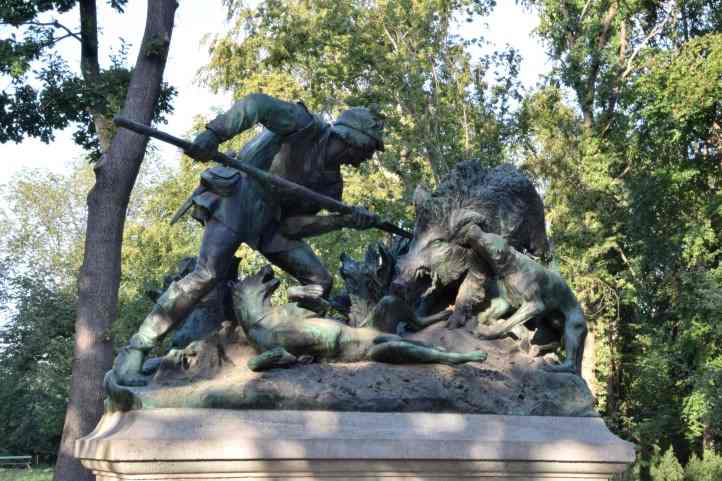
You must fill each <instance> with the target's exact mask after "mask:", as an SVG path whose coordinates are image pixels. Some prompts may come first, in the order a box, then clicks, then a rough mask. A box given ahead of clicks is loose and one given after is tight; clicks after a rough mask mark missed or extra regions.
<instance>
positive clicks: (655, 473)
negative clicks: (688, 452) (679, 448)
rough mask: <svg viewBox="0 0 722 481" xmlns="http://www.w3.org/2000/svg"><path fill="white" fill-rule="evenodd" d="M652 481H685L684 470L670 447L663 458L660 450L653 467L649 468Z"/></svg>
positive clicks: (656, 454)
mask: <svg viewBox="0 0 722 481" xmlns="http://www.w3.org/2000/svg"><path fill="white" fill-rule="evenodd" d="M649 472H650V474H651V476H652V478H651V479H652V481H683V480H684V470H683V469H682V466H681V465H680V464H679V461H677V457H676V456H675V455H674V450H673V449H672V447H671V446H670V447H669V449H667V451H665V452H664V454H663V455H662V456H660V455H659V450H657V453H655V457H654V459H653V461H652V465H651V466H650V468H649Z"/></svg>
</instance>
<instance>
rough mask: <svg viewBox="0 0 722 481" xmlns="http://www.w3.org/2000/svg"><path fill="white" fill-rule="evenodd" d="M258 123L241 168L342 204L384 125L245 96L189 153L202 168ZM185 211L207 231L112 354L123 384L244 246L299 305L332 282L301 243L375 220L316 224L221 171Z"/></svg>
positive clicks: (379, 144) (292, 203)
mask: <svg viewBox="0 0 722 481" xmlns="http://www.w3.org/2000/svg"><path fill="white" fill-rule="evenodd" d="M256 124H261V125H263V126H264V127H265V129H264V130H263V132H261V133H260V134H259V135H257V136H256V137H254V138H253V139H252V140H251V141H249V142H248V143H247V144H246V145H245V146H244V147H243V149H242V150H241V151H240V152H239V153H238V155H237V157H238V158H239V159H240V160H241V161H243V162H244V163H246V164H248V165H251V166H253V167H256V168H258V169H261V170H264V171H268V172H270V173H273V174H275V175H277V176H280V177H283V178H285V179H288V180H291V181H293V182H295V183H297V184H300V185H302V186H305V187H308V188H310V189H312V190H314V191H316V192H320V193H323V194H326V195H327V196H329V197H332V198H334V199H339V200H340V198H341V194H342V191H343V179H342V177H341V172H340V166H341V165H342V164H347V165H352V166H358V165H360V164H361V163H362V162H364V161H366V160H367V159H369V158H371V156H372V155H373V154H374V152H375V151H380V150H383V149H384V144H383V139H382V133H383V121H382V120H381V119H380V118H379V116H378V115H376V114H375V113H373V112H372V111H371V110H369V109H366V108H361V107H356V108H352V109H349V110H346V111H344V112H342V114H341V115H340V116H339V118H338V119H337V121H336V122H335V123H333V124H331V125H329V124H327V123H326V122H324V121H323V120H322V119H321V118H320V117H318V116H316V115H313V114H311V113H310V112H309V111H308V109H306V107H305V106H304V105H303V104H302V103H297V104H294V103H289V102H285V101H282V100H278V99H275V98H273V97H270V96H268V95H264V94H251V95H248V96H246V97H244V98H243V99H241V100H240V101H238V102H237V103H236V104H235V105H234V106H233V107H232V108H231V109H230V110H229V111H228V112H226V113H225V114H222V115H220V116H218V117H217V118H216V119H214V120H213V121H211V122H210V123H209V124H208V125H207V128H206V130H205V131H204V132H202V133H201V134H199V135H198V136H197V137H196V139H195V140H194V142H193V145H192V146H191V148H190V149H189V151H188V152H187V153H188V154H189V155H190V156H191V157H193V158H195V159H197V160H201V161H205V160H209V159H211V158H212V157H213V156H214V154H215V153H216V151H217V148H218V145H219V144H220V143H221V142H224V141H226V140H228V139H230V138H231V137H233V136H234V135H237V134H238V133H240V132H243V131H245V130H247V129H249V128H251V127H253V126H255V125H256ZM274 194H275V195H274ZM191 203H192V204H193V216H194V218H196V219H198V220H199V221H201V222H202V223H203V224H204V225H205V232H204V235H203V241H202V244H201V248H200V253H199V256H198V262H197V265H196V268H195V269H194V270H193V271H192V272H191V273H190V274H188V275H186V276H185V277H183V278H182V279H180V280H179V281H177V282H174V283H173V284H171V285H170V286H169V287H168V289H167V290H166V292H165V293H164V294H163V295H162V296H161V297H160V298H158V300H157V302H156V304H155V306H154V307H153V309H152V311H151V312H150V314H149V315H148V316H147V317H146V318H145V320H144V321H143V322H142V324H141V326H140V328H139V329H138V331H137V332H136V334H134V335H133V336H132V337H131V339H130V341H129V343H128V345H127V346H126V347H125V348H123V350H122V351H121V352H120V353H119V355H118V357H117V358H116V361H115V363H114V370H115V372H116V375H117V376H118V380H119V382H120V383H121V384H125V385H142V384H145V382H146V379H145V377H144V376H143V375H141V373H140V371H141V367H142V364H143V360H144V358H145V356H146V354H147V352H148V351H150V349H152V348H153V347H154V346H156V345H157V344H158V342H159V340H160V339H162V337H163V336H165V334H166V333H168V332H169V331H170V330H171V329H173V328H175V327H176V326H177V325H178V324H179V323H180V322H181V321H182V320H183V319H184V318H185V317H186V315H187V314H188V313H189V312H190V311H191V310H192V309H193V306H194V305H195V304H196V303H197V302H198V301H199V300H200V299H201V298H202V297H203V296H204V295H205V294H206V293H207V292H208V291H210V290H211V289H212V288H213V287H214V286H215V285H216V283H217V282H218V279H220V278H222V277H223V276H224V274H225V271H226V269H227V268H228V266H229V265H230V264H231V263H230V260H231V258H232V256H233V254H234V253H235V251H236V249H237V248H238V247H239V246H240V244H241V243H245V244H247V245H249V246H250V247H251V248H253V249H256V250H258V251H259V252H261V253H262V254H263V255H264V256H265V257H266V258H267V259H268V260H269V261H271V262H272V263H273V264H274V265H276V266H278V267H280V268H282V269H284V270H285V271H287V272H288V273H289V274H291V275H292V276H294V277H295V278H296V279H297V280H298V281H299V282H300V283H301V284H302V285H301V286H299V287H298V288H297V290H296V291H295V295H296V297H297V298H305V300H306V301H307V302H309V303H314V302H316V301H318V300H319V299H320V298H322V297H324V296H326V295H327V294H328V292H329V291H330V289H331V286H332V277H331V275H330V274H329V273H328V271H327V270H326V268H325V267H324V266H323V264H322V263H321V261H320V260H319V259H318V258H317V257H316V255H315V254H314V253H313V251H312V250H311V249H310V248H309V247H308V245H307V244H305V243H304V242H303V241H302V240H301V239H303V238H304V237H310V236H314V235H319V234H323V233H326V232H330V231H333V230H336V229H339V228H343V227H353V228H357V229H366V228H369V227H372V226H373V225H374V224H377V223H378V222H379V220H378V218H377V217H376V216H374V215H373V214H371V213H369V212H368V211H367V210H365V209H363V208H356V209H355V210H354V212H353V213H352V214H351V215H330V216H316V215H315V214H316V213H317V212H318V211H319V210H320V208H319V206H318V205H315V204H311V203H304V202H299V201H298V199H296V198H288V197H286V196H284V195H283V194H282V193H281V194H278V193H272V192H269V190H268V189H266V188H264V186H262V185H260V184H259V183H258V182H257V181H255V180H254V179H253V178H250V177H248V176H243V175H241V174H240V173H239V172H238V171H236V170H235V169H230V168H227V167H215V168H212V169H209V170H207V171H206V172H204V175H203V176H202V181H201V186H199V187H198V189H196V191H195V192H194V193H193V195H192V198H191ZM282 224H283V225H284V226H285V228H284V229H283V230H282V229H281V225H282Z"/></svg>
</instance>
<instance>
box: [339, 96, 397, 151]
mask: <svg viewBox="0 0 722 481" xmlns="http://www.w3.org/2000/svg"><path fill="white" fill-rule="evenodd" d="M331 130H332V131H333V132H334V133H336V134H338V135H339V136H340V137H341V138H342V139H343V140H344V141H346V142H348V143H349V144H351V145H353V146H355V147H359V148H362V149H368V148H369V147H371V148H373V149H374V150H381V151H383V150H384V139H383V132H384V121H383V119H382V118H381V116H380V115H379V114H377V113H375V112H373V111H372V110H370V109H367V108H365V107H353V108H350V109H348V110H344V111H343V112H341V115H339V117H338V119H336V122H334V123H333V125H332V126H331Z"/></svg>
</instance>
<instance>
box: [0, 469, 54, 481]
mask: <svg viewBox="0 0 722 481" xmlns="http://www.w3.org/2000/svg"><path fill="white" fill-rule="evenodd" d="M51 479H53V468H41V467H38V466H33V468H32V470H24V469H23V470H20V469H0V481H50V480H51Z"/></svg>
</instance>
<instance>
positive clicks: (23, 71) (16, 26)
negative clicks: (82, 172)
mask: <svg viewBox="0 0 722 481" xmlns="http://www.w3.org/2000/svg"><path fill="white" fill-rule="evenodd" d="M126 1H127V0H112V1H110V2H108V3H109V4H110V5H111V6H112V7H113V8H115V9H116V10H118V11H121V12H122V8H123V6H124V5H125V3H126ZM76 3H77V1H76V0H64V1H54V2H53V1H31V0H11V1H8V2H3V5H2V6H1V7H0V23H2V24H4V25H6V26H7V27H6V28H7V32H6V35H7V38H2V39H0V75H1V76H2V77H4V81H6V83H8V84H9V86H8V88H5V89H4V90H3V91H2V92H1V93H0V143H5V142H21V141H22V139H23V138H25V137H37V138H39V139H40V140H42V141H43V142H46V143H49V142H51V141H52V140H53V131H55V130H56V129H63V128H65V127H67V126H69V125H74V126H75V132H74V133H73V137H74V140H75V142H76V143H77V144H78V145H80V146H82V147H83V148H84V149H86V150H88V151H89V157H90V159H91V160H97V158H98V157H99V156H100V153H101V152H100V145H99V141H98V136H97V132H96V125H95V123H94V119H93V116H98V115H100V116H103V117H106V118H111V117H112V116H113V115H114V114H115V113H117V112H118V111H120V108H121V107H122V105H121V103H122V101H123V99H124V98H125V92H126V90H127V88H128V82H129V81H130V77H131V74H132V69H131V68H130V67H129V66H128V65H127V62H126V56H125V54H126V47H125V45H124V44H123V45H122V47H121V50H120V52H117V53H116V54H115V55H112V56H111V58H110V65H109V67H108V68H106V69H102V70H100V71H99V72H98V73H97V75H94V76H93V77H92V78H84V77H81V76H78V75H76V74H75V73H74V71H73V69H71V68H70V67H69V65H68V63H67V62H66V61H65V60H64V59H63V58H62V57H60V56H59V55H58V54H57V52H56V50H55V46H56V45H57V43H58V42H61V41H72V42H76V41H77V42H78V46H80V39H81V37H80V32H73V31H71V30H70V29H68V28H67V27H65V26H64V25H62V24H60V23H59V22H58V21H57V20H56V19H54V18H48V16H49V15H53V14H58V13H64V12H67V11H69V10H70V9H71V8H73V7H74V6H75V5H76ZM96 55H97V53H96ZM175 93H176V92H175V89H173V87H170V86H168V85H167V84H164V85H163V88H162V91H161V98H160V101H159V102H158V104H157V105H156V108H155V112H154V120H155V121H160V122H162V121H164V116H165V114H167V113H169V112H171V111H172V107H171V101H172V99H173V97H174V96H175Z"/></svg>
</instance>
